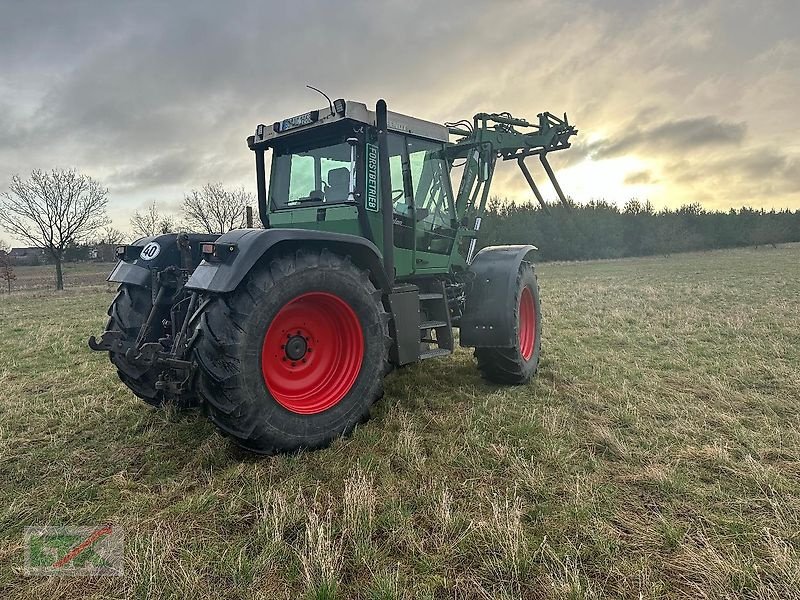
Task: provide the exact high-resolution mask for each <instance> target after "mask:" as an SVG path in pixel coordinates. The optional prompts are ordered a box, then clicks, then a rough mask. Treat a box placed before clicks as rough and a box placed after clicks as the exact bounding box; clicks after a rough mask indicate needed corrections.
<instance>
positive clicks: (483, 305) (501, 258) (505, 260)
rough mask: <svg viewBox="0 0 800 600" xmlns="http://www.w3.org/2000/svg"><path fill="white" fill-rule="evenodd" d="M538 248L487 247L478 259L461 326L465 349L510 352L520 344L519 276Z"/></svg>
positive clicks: (470, 268) (473, 263)
mask: <svg viewBox="0 0 800 600" xmlns="http://www.w3.org/2000/svg"><path fill="white" fill-rule="evenodd" d="M534 250H536V247H535V246H530V245H524V246H523V245H519V246H487V247H486V248H483V249H482V250H481V251H480V252H478V253H477V254H476V255H475V259H474V260H473V261H472V264H470V267H469V272H470V273H472V274H473V279H472V282H471V283H470V286H469V288H468V290H467V302H466V306H465V308H464V314H463V316H462V317H461V320H460V322H459V328H460V332H459V339H460V342H459V343H460V344H461V345H462V346H467V347H471V348H510V347H513V346H514V345H515V344H516V339H515V337H514V332H515V330H516V323H515V322H514V319H515V314H516V311H515V310H514V308H515V307H514V302H515V297H516V285H517V273H518V272H519V267H520V265H521V264H522V262H523V261H524V260H526V257H527V256H528V254H529V253H531V252H532V251H534Z"/></svg>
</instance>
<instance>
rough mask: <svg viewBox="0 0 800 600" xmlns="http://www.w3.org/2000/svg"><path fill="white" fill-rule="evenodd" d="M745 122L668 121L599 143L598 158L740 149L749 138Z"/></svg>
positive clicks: (709, 118) (710, 118) (709, 119)
mask: <svg viewBox="0 0 800 600" xmlns="http://www.w3.org/2000/svg"><path fill="white" fill-rule="evenodd" d="M746 130H747V126H746V124H745V123H732V122H727V121H723V120H721V119H719V118H718V117H715V116H710V115H709V116H705V117H699V118H694V119H680V120H677V121H667V122H665V123H661V124H659V125H656V126H655V127H651V128H646V129H639V128H637V127H634V128H632V129H631V130H629V131H624V132H621V133H620V135H619V136H618V137H615V138H611V139H608V140H603V141H601V142H599V143H597V144H595V146H594V148H593V150H592V155H593V156H594V157H596V158H608V157H612V156H621V155H623V154H630V153H634V152H646V153H649V154H668V153H673V152H692V151H693V150H695V149H705V148H708V147H709V146H738V145H739V144H741V143H742V141H743V140H744V137H745V132H746Z"/></svg>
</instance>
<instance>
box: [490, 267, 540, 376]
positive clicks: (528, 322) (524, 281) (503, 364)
mask: <svg viewBox="0 0 800 600" xmlns="http://www.w3.org/2000/svg"><path fill="white" fill-rule="evenodd" d="M512 306H513V307H514V322H515V323H516V327H515V330H514V341H515V343H514V346H513V347H511V348H475V358H477V359H478V369H479V370H480V372H481V374H482V375H483V377H484V378H486V379H488V380H489V381H493V382H495V383H504V384H522V383H527V382H528V381H530V379H531V378H532V377H533V376H534V375H535V374H536V371H537V369H538V368H539V353H540V351H541V347H542V319H541V307H540V303H539V282H538V281H537V279H536V273H535V272H534V270H533V265H531V264H530V263H528V262H523V263H522V264H521V265H520V267H519V271H518V272H517V285H516V287H515V294H514V301H513V304H512Z"/></svg>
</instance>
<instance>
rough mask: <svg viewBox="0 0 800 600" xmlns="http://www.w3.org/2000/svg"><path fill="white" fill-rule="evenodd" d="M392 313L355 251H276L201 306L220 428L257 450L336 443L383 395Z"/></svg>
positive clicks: (202, 347) (201, 348)
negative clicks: (353, 255)
mask: <svg viewBox="0 0 800 600" xmlns="http://www.w3.org/2000/svg"><path fill="white" fill-rule="evenodd" d="M387 323H388V315H387V313H386V311H385V310H384V308H383V304H382V301H381V294H380V293H379V292H378V291H376V289H375V287H374V286H373V285H372V283H371V282H370V280H369V277H368V275H367V273H366V272H364V271H362V270H360V269H359V268H357V267H356V266H355V265H353V264H352V263H351V262H350V260H349V259H348V258H345V257H341V256H338V255H336V254H332V253H330V252H328V251H326V250H322V251H321V252H303V251H298V252H296V253H295V254H291V255H285V256H280V257H277V258H274V259H271V260H270V261H269V263H265V264H262V265H261V266H260V267H257V268H255V269H254V270H253V271H252V272H251V273H250V274H249V275H248V276H247V278H246V279H245V280H244V281H243V282H242V283H241V284H240V285H239V287H238V288H237V289H236V290H235V291H234V292H231V293H229V294H224V295H218V296H213V297H212V298H211V299H210V302H209V303H208V305H207V306H206V308H205V310H204V312H203V313H202V314H201V315H200V318H199V321H198V322H197V329H198V330H199V337H198V339H197V342H196V344H195V347H194V357H195V360H196V362H197V365H198V367H199V368H198V376H197V381H196V384H197V385H196V389H197V392H198V394H199V395H200V397H201V398H202V399H203V401H204V402H205V404H206V406H207V409H208V415H209V417H210V419H211V421H212V422H213V423H214V424H215V425H216V426H217V428H218V429H219V430H220V431H221V432H222V433H223V434H226V435H229V436H230V437H232V438H233V440H234V441H235V442H236V443H237V444H239V445H240V446H242V447H244V448H246V449H248V450H250V451H253V452H257V453H262V454H272V453H276V452H287V451H293V450H298V449H301V448H308V449H314V448H321V447H324V446H327V445H328V444H330V443H331V441H333V440H334V439H335V438H337V437H339V436H342V435H345V434H347V433H349V432H350V431H351V430H352V429H353V427H355V425H356V424H357V423H359V422H363V421H365V420H366V419H367V418H368V417H369V410H370V406H371V405H372V404H373V402H375V400H377V399H378V398H379V397H381V396H382V395H383V376H384V374H385V372H386V371H387V366H388V349H389V345H390V343H391V339H390V338H389V332H388V324H387Z"/></svg>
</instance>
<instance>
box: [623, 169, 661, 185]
mask: <svg viewBox="0 0 800 600" xmlns="http://www.w3.org/2000/svg"><path fill="white" fill-rule="evenodd" d="M648 183H656V179H655V178H654V177H653V174H652V173H651V172H650V171H636V172H635V173H630V174H628V175H626V176H625V184H626V185H645V184H648Z"/></svg>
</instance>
